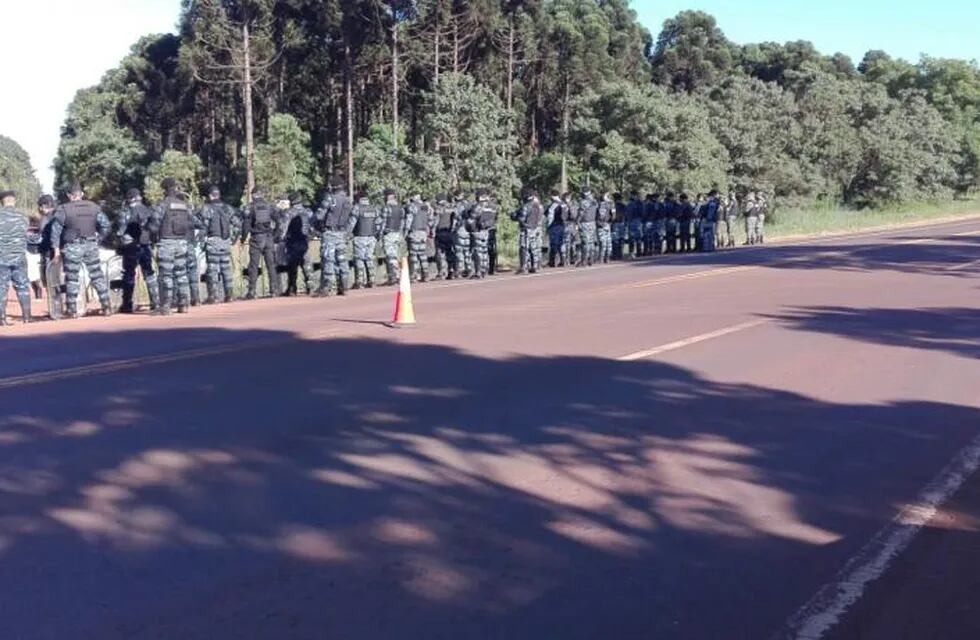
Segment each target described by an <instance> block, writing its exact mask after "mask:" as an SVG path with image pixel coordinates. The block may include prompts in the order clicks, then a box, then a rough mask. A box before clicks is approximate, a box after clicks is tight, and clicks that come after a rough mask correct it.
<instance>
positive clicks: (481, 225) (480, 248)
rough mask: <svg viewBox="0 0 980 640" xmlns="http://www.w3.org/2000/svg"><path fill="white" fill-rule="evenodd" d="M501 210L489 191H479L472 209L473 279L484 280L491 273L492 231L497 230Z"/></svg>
mask: <svg viewBox="0 0 980 640" xmlns="http://www.w3.org/2000/svg"><path fill="white" fill-rule="evenodd" d="M498 211H499V208H498V207H497V205H496V203H494V202H493V201H492V200H490V192H489V191H488V190H487V189H478V190H477V192H476V205H474V207H473V209H472V213H471V215H470V219H471V221H472V231H471V237H472V240H473V271H474V273H473V278H475V279H483V278H486V277H487V275H489V273H490V247H489V242H490V231H491V230H493V229H496V228H497V214H498Z"/></svg>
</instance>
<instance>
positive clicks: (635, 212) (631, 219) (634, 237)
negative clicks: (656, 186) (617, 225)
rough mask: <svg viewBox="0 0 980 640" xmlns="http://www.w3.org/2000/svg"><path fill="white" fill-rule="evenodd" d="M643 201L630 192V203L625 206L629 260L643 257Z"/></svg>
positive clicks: (635, 193) (634, 192)
mask: <svg viewBox="0 0 980 640" xmlns="http://www.w3.org/2000/svg"><path fill="white" fill-rule="evenodd" d="M643 211H644V207H643V201H642V200H640V194H639V192H637V191H631V192H630V201H629V204H628V205H626V226H627V229H628V230H629V253H630V257H631V258H634V259H635V258H639V257H640V256H642V255H643Z"/></svg>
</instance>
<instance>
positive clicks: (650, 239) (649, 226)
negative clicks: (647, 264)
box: [640, 193, 660, 256]
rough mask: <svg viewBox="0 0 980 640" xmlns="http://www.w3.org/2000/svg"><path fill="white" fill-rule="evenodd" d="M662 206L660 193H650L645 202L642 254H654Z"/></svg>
mask: <svg viewBox="0 0 980 640" xmlns="http://www.w3.org/2000/svg"><path fill="white" fill-rule="evenodd" d="M659 207H660V194H659V193H648V194H647V197H646V200H644V202H643V242H642V243H641V245H640V255H641V256H649V255H653V244H654V232H655V231H656V226H657V224H656V219H657V209H658V208H659Z"/></svg>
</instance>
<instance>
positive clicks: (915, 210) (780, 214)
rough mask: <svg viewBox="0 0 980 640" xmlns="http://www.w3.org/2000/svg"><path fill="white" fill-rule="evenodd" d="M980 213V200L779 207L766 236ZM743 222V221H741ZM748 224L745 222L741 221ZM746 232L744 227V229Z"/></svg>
mask: <svg viewBox="0 0 980 640" xmlns="http://www.w3.org/2000/svg"><path fill="white" fill-rule="evenodd" d="M970 213H980V200H956V201H952V202H921V203H907V204H901V205H895V206H893V207H886V208H882V209H865V210H860V211H857V210H854V209H841V208H838V207H808V208H801V209H777V210H776V211H775V212H774V213H773V214H772V215H770V216H768V217H767V219H766V231H765V233H766V239H767V240H768V239H775V238H786V237H790V236H806V235H820V234H827V233H841V232H847V231H862V230H864V229H869V228H872V227H880V226H885V225H892V224H902V223H908V222H921V221H928V220H935V219H938V218H945V217H948V216H957V215H967V214H970ZM739 222H740V223H741V222H742V221H741V220H739ZM739 226H740V227H744V224H740V225H739ZM740 231H741V233H742V234H744V233H745V231H744V229H741V230H740Z"/></svg>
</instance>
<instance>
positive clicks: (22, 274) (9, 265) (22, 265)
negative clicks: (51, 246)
mask: <svg viewBox="0 0 980 640" xmlns="http://www.w3.org/2000/svg"><path fill="white" fill-rule="evenodd" d="M15 198H16V194H15V193H14V192H13V191H4V192H2V193H0V325H6V324H7V287H8V286H10V284H13V286H14V292H16V294H17V302H19V303H20V310H21V314H22V316H21V317H22V318H23V320H24V322H30V321H31V285H30V282H29V281H28V278H27V242H28V231H27V218H26V217H25V216H24V215H23V214H22V213H21V212H19V211H17V210H16V209H14V207H13V204H11V205H10V206H2V202H3V201H4V200H7V201H8V202H13V201H14V200H15ZM34 240H35V241H37V240H38V238H34Z"/></svg>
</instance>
